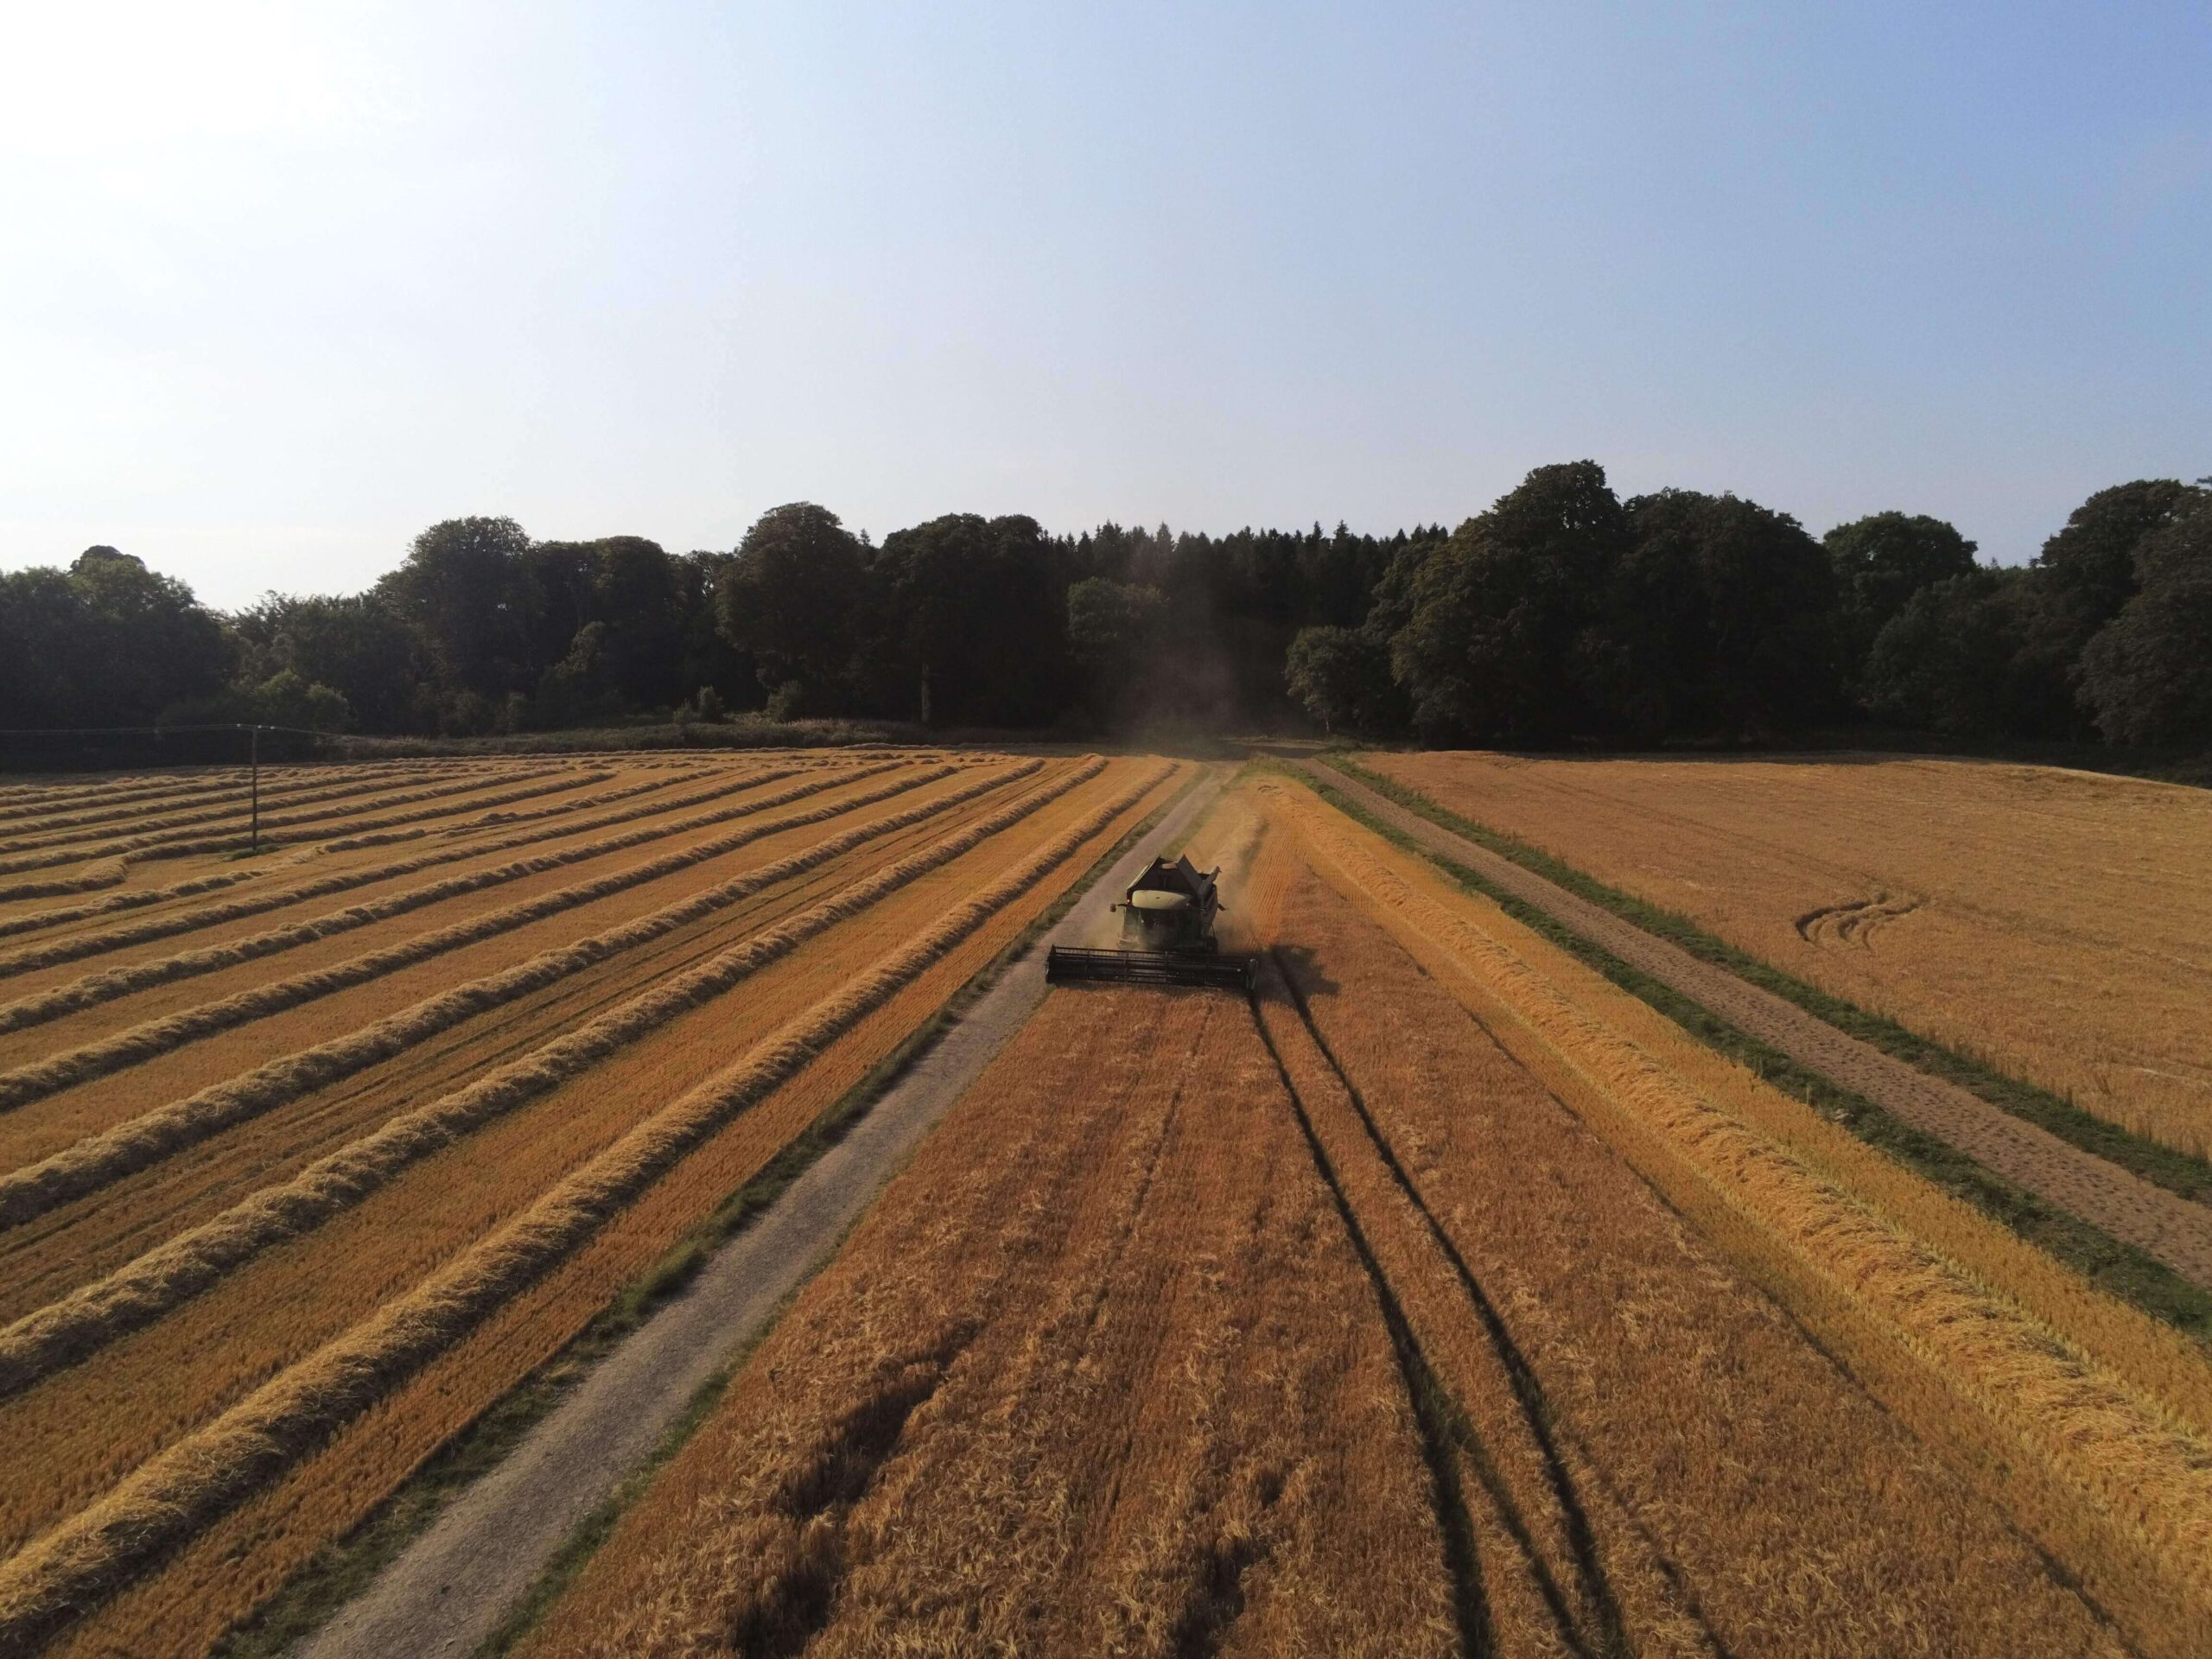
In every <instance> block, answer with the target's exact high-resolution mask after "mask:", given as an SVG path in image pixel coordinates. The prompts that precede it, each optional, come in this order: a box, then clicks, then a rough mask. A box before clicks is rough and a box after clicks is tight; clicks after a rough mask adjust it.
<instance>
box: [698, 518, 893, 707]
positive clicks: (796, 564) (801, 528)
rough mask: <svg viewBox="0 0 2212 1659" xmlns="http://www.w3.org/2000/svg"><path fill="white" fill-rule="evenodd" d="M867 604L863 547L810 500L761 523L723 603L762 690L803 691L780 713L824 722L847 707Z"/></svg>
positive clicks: (722, 587)
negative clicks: (821, 717)
mask: <svg viewBox="0 0 2212 1659" xmlns="http://www.w3.org/2000/svg"><path fill="white" fill-rule="evenodd" d="M867 604H868V563H867V560H866V557H865V556H864V555H863V553H862V550H861V544H860V543H859V541H858V540H857V539H856V538H855V537H854V536H853V535H852V533H851V532H850V531H848V530H846V528H845V527H844V525H843V524H842V523H840V522H839V520H838V518H837V515H836V513H834V512H830V511H829V509H828V508H827V507H818V506H816V505H814V504H813V503H811V502H809V501H797V502H793V503H791V505H788V506H782V507H774V508H772V509H770V510H769V511H768V512H765V513H763V514H761V516H760V519H759V521H758V522H757V523H755V524H753V528H752V529H750V530H748V531H746V532H745V540H744V541H743V542H742V543H740V544H739V546H738V549H737V556H736V557H735V558H734V560H733V561H732V562H731V563H730V566H729V568H728V569H727V570H725V571H723V573H722V575H721V582H720V584H719V586H718V588H717V589H716V592H715V614H716V617H717V619H718V620H719V623H720V626H721V632H722V636H723V638H725V639H728V641H729V642H730V644H732V645H734V646H735V647H737V649H738V650H740V651H743V652H749V653H750V654H751V655H752V657H753V660H754V662H755V663H756V664H758V671H759V674H760V682H761V683H762V684H763V685H764V686H766V687H770V688H772V689H773V690H775V691H776V692H778V693H784V692H785V688H786V687H795V688H798V690H792V691H791V692H789V693H787V694H785V698H784V702H783V705H782V706H783V707H785V709H794V708H804V709H805V710H806V711H807V712H809V713H816V714H827V713H835V712H839V711H841V710H842V709H843V707H844V705H845V702H846V701H847V697H848V694H849V690H850V688H851V686H852V683H853V681H854V678H855V674H854V666H855V665H854V660H853V659H854V654H855V651H856V649H857V648H858V646H859V644H860V639H861V624H862V621H863V620H864V609H865V607H866V606H867Z"/></svg>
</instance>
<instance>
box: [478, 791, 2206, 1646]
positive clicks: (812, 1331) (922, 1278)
mask: <svg viewBox="0 0 2212 1659" xmlns="http://www.w3.org/2000/svg"><path fill="white" fill-rule="evenodd" d="M1192 854H1193V856H1194V857H1195V858H1196V859H1197V860H1198V861H1199V862H1200V863H1201V864H1210V863H1213V862H1219V863H1221V864H1222V865H1223V867H1224V872H1225V875H1224V880H1225V882H1226V883H1228V884H1230V885H1229V893H1230V897H1229V911H1228V917H1229V920H1228V922H1227V925H1226V926H1225V930H1224V931H1225V934H1226V938H1225V939H1224V943H1225V944H1228V945H1230V946H1231V947H1239V946H1241V947H1247V948H1253V949H1255V950H1259V951H1260V952H1261V953H1262V972H1261V984H1260V988H1259V991H1258V993H1257V995H1255V997H1253V998H1252V999H1250V1000H1249V1001H1246V1000H1245V999H1243V998H1242V997H1239V996H1236V995H1231V994H1228V993H1224V992H1218V991H1189V990H1181V991H1179V990H1137V989H1131V988H1105V987H1095V988H1083V987H1064V988H1059V989H1057V990H1055V991H1053V992H1052V993H1051V994H1050V995H1049V996H1048V998H1047V999H1046V1002H1045V1004H1044V1006H1043V1007H1042V1009H1041V1010H1040V1012H1039V1014H1037V1015H1036V1016H1035V1017H1034V1018H1033V1020H1031V1022H1030V1023H1029V1025H1028V1026H1027V1027H1026V1028H1025V1029H1024V1030H1023V1031H1022V1033H1020V1035H1019V1036H1018V1037H1017V1038H1016V1039H1014V1042H1013V1043H1012V1044H1010V1045H1009V1046H1008V1048H1007V1050H1006V1051H1005V1052H1003V1053H1002V1054H1001V1056H1000V1058H998V1059H997V1061H996V1062H995V1063H994V1065H993V1066H992V1067H991V1069H990V1070H989V1071H988V1072H986V1073H985V1075H984V1077H983V1078H982V1080H981V1081H980V1082H979V1083H978V1084H976V1086H975V1087H973V1088H972V1089H970V1090H969V1092H968V1093H967V1095H966V1096H964V1097H963V1099H962V1100H961V1101H960V1102H959V1103H958V1104H957V1105H956V1106H955V1107H954V1109H952V1111H951V1113H950V1115H949V1116H947V1117H946V1119H945V1120H944V1122H943V1123H942V1124H941V1125H940V1126H939V1127H938V1129H937V1130H936V1131H935V1132H934V1134H933V1135H931V1138H930V1140H929V1141H926V1142H925V1145H924V1147H923V1149H922V1151H921V1152H920V1153H919V1154H918V1155H917V1157H916V1158H915V1159H914V1160H913V1161H912V1164H911V1165H910V1166H908V1167H907V1168H906V1171H905V1172H904V1173H902V1174H901V1175H900V1176H899V1178H898V1179H896V1180H895V1181H894V1182H893V1185H891V1186H890V1187H889V1188H888V1189H887V1192H886V1193H885V1195H884V1196H883V1198H881V1199H880V1201H879V1202H878V1204H877V1205H876V1206H875V1208H874V1210H873V1211H871V1212H870V1214H869V1216H868V1218H867V1220H866V1221H865V1222H864V1223H863V1224H862V1225H861V1227H860V1229H859V1230H857V1231H856V1232H855V1235H854V1236H853V1237H852V1238H851V1239H850V1240H849V1243H847V1245H846V1246H845V1248H844V1249H843V1250H842V1252H841V1253H840V1255H838V1257H837V1258H836V1261H835V1262H833V1263H832V1264H831V1265H830V1266H829V1268H827V1269H825V1271H824V1272H823V1274H821V1275H820V1276H819V1277H818V1278H817V1279H816V1280H815V1281H813V1282H812V1283H811V1284H810V1286H809V1287H807V1288H806V1289H805V1290H804V1292H803V1293H802V1294H800V1295H799V1297H798V1300H797V1301H796V1303H795V1305H794V1306H793V1307H792V1308H791V1311H790V1312H789V1313H787V1314H785V1316H784V1318H783V1319H781V1321H780V1322H779V1324H778V1325H777V1326H776V1327H775V1328H774V1330H773V1331H772V1333H771V1335H770V1336H769V1338H767V1340H766V1342H765V1343H764V1344H762V1345H761V1346H760V1348H759V1349H758V1350H757V1351H755V1352H754V1353H753V1355H752V1356H751V1357H750V1358H749V1359H748V1360H747V1363H745V1365H744V1366H743V1367H742V1368H741V1370H740V1371H739V1373H738V1374H737V1376H736V1377H735V1378H734V1381H733V1382H732V1383H731V1385H730V1387H729V1389H728V1391H727V1393H726V1394H725V1395H723V1396H722V1398H721V1401H720V1402H719V1404H718V1405H717V1406H716V1407H715V1408H714V1410H713V1411H712V1412H711V1413H710V1414H709V1415H708V1417H707V1418H706V1419H705V1421H704V1422H703V1423H702V1426H701V1427H699V1428H698V1430H697V1431H696V1433H694V1434H693V1436H692V1437H691V1438H690V1440H689V1441H688V1442H687V1443H686V1444H685V1445H684V1446H683V1448H682V1449H681V1450H680V1451H679V1452H677V1455H676V1457H675V1459H673V1461H672V1462H671V1464H670V1465H669V1466H668V1468H667V1469H666V1470H665V1471H664V1473H663V1474H662V1475H661V1476H660V1477H659V1478H658V1479H657V1480H656V1481H655V1482H654V1483H653V1484H652V1486H651V1487H650V1488H649V1489H648V1490H647V1491H646V1492H645V1495H644V1496H643V1497H641V1498H640V1499H639V1501H638V1502H637V1503H636V1504H635V1505H634V1506H633V1507H632V1508H631V1509H630V1510H628V1511H627V1512H626V1514H625V1515H624V1516H623V1517H622V1518H621V1520H620V1522H619V1524H618V1525H616V1527H615V1528H614V1529H613V1533H612V1535H610V1536H609V1538H608V1539H607V1541H606V1543H605V1544H604V1545H603V1546H602V1547H601V1548H599V1549H598V1550H597V1551H596V1552H595V1553H594V1554H593V1555H592V1556H591V1558H590V1559H589V1560H588V1562H587V1563H586V1564H585V1566H584V1567H583V1568H582V1572H581V1573H579V1574H578V1576H577V1577H576V1578H575V1580H574V1581H573V1582H572V1583H571V1584H570V1585H569V1588H568V1589H567V1591H566V1592H565V1593H564V1594H563V1596H562V1597H561V1598H560V1599H558V1600H557V1601H556V1603H555V1604H554V1605H553V1606H552V1608H551V1610H550V1613H548V1614H547V1616H546V1617H545V1618H543V1620H542V1621H541V1622H540V1623H539V1624H537V1627H536V1628H535V1629H534V1630H532V1631H531V1633H530V1634H529V1635H528V1636H527V1637H525V1638H524V1642H523V1643H522V1646H521V1648H520V1649H519V1650H520V1651H522V1652H524V1653H527V1654H529V1655H531V1656H532V1659H583V1656H593V1659H601V1656H608V1659H611V1656H614V1655H633V1654H650V1655H665V1656H674V1655H706V1654H724V1653H743V1654H771V1653H772V1654H796V1653H800V1652H804V1653H806V1654H808V1655H833V1654H874V1653H884V1652H915V1653H931V1654H977V1655H981V1654H1000V1653H1013V1652H1020V1653H1037V1654H1091V1653H1115V1654H1143V1655H1160V1656H1175V1655H1185V1654H1252V1655H1260V1654H1279V1653H1293V1652H1313V1653H1324V1652H1325V1653H1332V1654H1333V1653H1351V1654H1377V1655H1380V1654H1424V1653H1427V1654H1440V1655H1441V1654H1455V1653H1461V1654H1493V1653H1495V1654H1505V1655H1520V1654H1531V1655H1554V1654H1556V1655H1591V1654H1605V1655H1611V1654H1626V1653H1638V1654H1682V1655H1690V1654H1697V1655H1708V1656H1715V1655H1726V1654H1734V1655H1751V1654H1776V1655H1791V1656H1798V1655H1815V1656H1821V1655H1835V1656H1844V1655H1875V1654H1879V1655H1885V1656H1887V1655H1928V1656H1938V1655H1941V1656H1968V1655H1986V1656H1999V1655H2002V1656H2015V1655H2050V1656H2058V1655H2084V1654H2102V1655H2112V1656H2117V1655H2120V1654H2123V1653H2140V1654H2157V1655H2171V1656H2181V1655H2187V1654H2196V1653H2202V1652H2203V1651H2206V1650H2207V1649H2208V1645H2212V1575H2208V1573H2207V1572H2206V1562H2207V1561H2208V1560H2212V1367H2208V1365H2207V1363H2206V1359H2205V1356H2204V1354H2203V1352H2202V1350H2201V1349H2199V1348H2198V1347H2196V1345H2195V1344H2192V1343H2190V1342H2189V1341H2188V1340H2186V1339H2185V1338H2181V1337H2179V1336H2177V1335H2176V1334H2175V1333H2174V1332H2171V1331H2169V1330H2167V1329H2166V1328H2164V1327H2163V1326H2159V1325H2154V1324H2152V1322H2151V1321H2149V1320H2147V1319H2144V1318H2143V1317H2142V1316H2140V1315H2139V1314H2137V1313H2134V1312H2133V1310H2131V1309H2129V1308H2127V1307H2126V1306H2122V1305H2120V1304H2119V1303H2117V1302H2114V1301H2113V1300H2109V1299H2107V1298H2106V1297H2104V1296H2102V1295H2101V1294H2098V1293H2096V1292H2095V1291H2094V1290H2093V1289H2091V1288H2090V1287H2088V1285H2087V1284H2086V1283H2085V1282H2083V1281H2080V1280H2079V1279H2077V1278H2075V1277H2074V1276H2073V1275H2071V1274H2069V1273H2068V1272H2066V1271H2065V1270H2064V1269H2063V1268H2059V1267H2058V1266H2057V1265H2056V1264H2055V1263H2054V1262H2051V1261H2050V1260H2049V1259H2048V1258H2046V1257H2044V1256H2043V1255H2041V1254H2039V1253H2038V1252H2037V1251H2036V1250H2035V1249H2032V1248H2031V1247H2030V1246H2028V1245H2026V1244H2024V1243H2022V1242H2021V1241H2020V1240H2018V1238H2016V1237H2015V1236H2012V1235H2011V1234H2009V1233H2007V1232H2005V1231H2004V1230H2002V1229H2000V1228H1998V1227H1995V1226H1993V1225H1992V1224H1989V1223H1987V1222H1986V1221H1985V1220H1984V1219H1982V1218H1981V1217H1979V1216H1978V1215H1976V1214H1974V1212H1973V1211H1968V1210H1967V1209H1966V1208H1965V1207H1964V1206H1962V1205H1959V1204H1957V1203H1955V1201H1954V1200H1952V1199H1950V1198H1948V1197H1947V1196H1946V1195H1944V1194H1942V1192H1938V1191H1936V1189H1935V1188H1933V1187H1931V1186H1929V1185H1927V1184H1926V1183H1924V1182H1923V1181H1921V1180H1920V1179H1918V1178H1916V1177H1914V1176H1912V1175H1910V1173H1906V1172H1904V1170H1902V1169H1901V1168H1899V1167H1898V1166H1895V1165H1892V1164H1890V1163H1888V1162H1886V1161H1885V1160H1882V1159H1881V1158H1879V1157H1878V1155H1877V1154H1872V1152H1870V1151H1869V1150H1868V1149H1867V1148H1866V1147H1864V1146H1863V1145H1862V1144H1860V1143H1859V1142H1857V1141H1853V1139H1852V1138H1851V1137H1850V1136H1848V1135H1846V1134H1844V1133H1843V1132H1842V1131H1840V1130H1839V1129H1837V1128H1834V1126H1833V1125H1830V1124H1828V1123H1827V1122H1825V1121H1824V1120H1822V1119H1821V1118H1820V1117H1818V1116H1817V1115H1815V1114H1814V1113H1812V1112H1810V1111H1809V1110H1808V1109H1806V1108H1804V1107H1803V1106H1802V1105H1801V1104H1799V1103H1797V1102H1796V1101H1794V1100H1793V1099H1790V1098H1789V1097H1788V1096H1783V1095H1782V1094H1780V1093H1779V1092H1777V1091H1776V1090H1771V1089H1770V1088H1768V1087H1767V1086H1766V1085H1764V1084H1762V1083H1760V1082H1759V1080H1758V1079H1757V1078H1756V1077H1752V1076H1751V1075H1750V1074H1749V1073H1747V1072H1744V1071H1740V1070H1738V1069H1737V1068H1736V1067H1734V1066H1732V1065H1729V1064H1728V1063H1726V1061H1723V1060H1721V1059H1719V1058H1718V1057H1717V1056H1715V1055H1713V1054H1712V1053H1711V1052H1709V1051H1707V1050H1704V1049H1701V1048H1700V1047H1698V1046H1696V1045H1695V1044H1694V1043H1692V1042H1691V1041H1690V1040H1689V1039H1688V1038H1687V1037H1685V1036H1683V1035H1682V1033H1680V1032H1679V1031H1678V1030H1677V1029H1676V1028H1675V1027H1672V1026H1671V1025H1669V1024H1668V1023H1667V1022H1666V1021H1665V1020H1662V1019H1660V1018H1659V1017H1658V1016H1656V1014H1652V1013H1651V1011H1650V1010H1649V1008H1647V1007H1644V1006H1643V1004H1641V1003H1638V1002H1636V1001H1633V999H1630V998H1628V997H1626V996H1625V995H1622V994H1620V993H1618V992H1617V991H1615V990H1614V989H1613V988H1612V987H1611V986H1610V985H1608V984H1606V983H1605V982H1604V981H1602V980H1600V979H1598V978H1597V977H1596V976H1594V975H1592V974H1590V973H1588V972H1587V970H1586V969H1582V968H1581V967H1580V964H1578V963H1574V962H1573V961H1572V960H1571V959H1569V958H1567V957H1563V956H1562V955H1560V953H1558V952H1556V951H1555V950H1552V949H1551V948H1550V947H1549V946H1548V945H1547V944H1545V943H1544V942H1543V941H1542V940H1541V939H1540V938H1536V937H1535V936H1534V935H1531V934H1529V933H1528V932H1527V931H1525V930H1522V929H1521V928H1519V927H1518V926H1517V925H1515V924H1513V923H1512V922H1511V921H1510V919H1509V918H1506V917H1505V916H1504V915H1503V912H1499V911H1497V909H1496V908H1495V907H1494V906H1489V905H1488V904H1486V903H1484V902H1482V901H1479V900H1476V899H1471V898H1469V897H1468V896H1467V895H1466V894H1465V893H1462V892H1461V891H1459V889H1457V888H1455V887H1451V886H1449V885H1448V884H1446V883H1445V882H1444V881H1443V880H1441V879H1440V878H1439V877H1437V876H1436V875H1435V874H1433V872H1432V871H1430V870H1429V869H1428V868H1427V867H1426V866H1423V865H1421V864H1419V863H1418V862H1416V861H1412V860H1409V859H1408V858H1407V857H1406V856H1404V855H1402V854H1400V853H1399V852H1397V851H1396V850H1395V849H1393V848H1392V847H1391V846H1389V844H1388V843H1387V842H1383V841H1382V840H1380V839H1379V838H1377V837H1376V836H1372V835H1370V834H1369V833H1368V832H1367V831H1365V830H1364V829H1361V828H1359V827H1358V826H1357V825H1355V824H1353V823H1351V821H1350V820H1348V819H1346V818H1344V817H1342V816H1340V815H1339V814H1338V813H1336V812H1335V811H1334V810H1332V809H1331V808H1330V807H1329V806H1327V805H1326V804H1325V803H1324V802H1322V801H1321V800H1320V798H1319V797H1317V796H1315V795H1313V794H1312V793H1311V792H1310V791H1306V790H1305V789H1304V788H1302V787H1300V786H1299V785H1294V784H1292V783H1290V782H1287V781H1286V780H1284V779H1274V778H1261V779H1255V780H1248V781H1247V782H1246V783H1245V784H1243V785H1240V787H1239V788H1238V789H1237V790H1236V791H1233V792H1232V793H1231V794H1230V796H1228V797H1226V798H1224V801H1223V802H1222V804H1220V805H1219V806H1218V807H1217V809H1216V810H1214V811H1213V812H1212V813H1211V816H1210V817H1209V818H1208V819H1207V821H1206V822H1205V824H1204V825H1203V826H1202V827H1201V828H1200V829H1199V830H1198V832H1197V833H1196V835H1195V836H1194V837H1193V844H1192Z"/></svg>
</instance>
